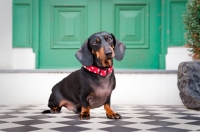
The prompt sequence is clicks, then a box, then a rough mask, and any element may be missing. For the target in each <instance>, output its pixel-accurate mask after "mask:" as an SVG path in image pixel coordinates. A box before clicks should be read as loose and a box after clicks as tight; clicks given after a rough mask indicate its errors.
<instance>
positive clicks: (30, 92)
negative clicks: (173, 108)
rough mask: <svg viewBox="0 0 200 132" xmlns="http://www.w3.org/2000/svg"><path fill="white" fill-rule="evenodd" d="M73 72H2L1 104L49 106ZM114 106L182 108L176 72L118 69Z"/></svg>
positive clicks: (0, 77)
mask: <svg viewBox="0 0 200 132" xmlns="http://www.w3.org/2000/svg"><path fill="white" fill-rule="evenodd" d="M72 71H74V70H73V69H72V70H0V104H47V102H48V99H49V95H50V93H51V89H52V87H53V86H54V85H55V84H56V83H57V82H59V81H60V80H62V79H63V78H64V77H66V76H67V75H69V74H70V73H71V72H72ZM115 76H116V88H115V90H114V91H113V94H112V96H111V102H112V103H113V104H135V105H182V102H181V99H180V97H179V91H178V87H177V71H176V70H115Z"/></svg>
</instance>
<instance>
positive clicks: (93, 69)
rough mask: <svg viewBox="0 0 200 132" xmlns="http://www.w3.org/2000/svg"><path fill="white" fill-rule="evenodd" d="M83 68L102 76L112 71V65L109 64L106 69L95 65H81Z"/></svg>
mask: <svg viewBox="0 0 200 132" xmlns="http://www.w3.org/2000/svg"><path fill="white" fill-rule="evenodd" d="M83 67H84V68H85V69H87V70H88V71H90V72H93V73H95V74H99V75H101V76H103V77H105V76H107V75H108V74H110V73H112V71H113V66H110V67H109V68H107V69H101V68H98V67H95V66H83Z"/></svg>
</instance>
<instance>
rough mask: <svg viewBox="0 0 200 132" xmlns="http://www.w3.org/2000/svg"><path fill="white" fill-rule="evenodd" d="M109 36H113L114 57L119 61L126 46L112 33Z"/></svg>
mask: <svg viewBox="0 0 200 132" xmlns="http://www.w3.org/2000/svg"><path fill="white" fill-rule="evenodd" d="M111 36H112V37H113V43H114V52H115V59H116V60H118V61H121V60H122V59H123V57H124V54H125V50H126V46H125V45H124V44H123V43H122V42H119V41H118V40H117V39H116V38H115V36H114V35H113V34H112V33H111Z"/></svg>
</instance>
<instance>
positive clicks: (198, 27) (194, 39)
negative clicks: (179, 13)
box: [183, 0, 200, 60]
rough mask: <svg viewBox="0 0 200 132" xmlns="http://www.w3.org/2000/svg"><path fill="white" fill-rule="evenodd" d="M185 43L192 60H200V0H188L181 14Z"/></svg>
mask: <svg viewBox="0 0 200 132" xmlns="http://www.w3.org/2000/svg"><path fill="white" fill-rule="evenodd" d="M183 23H184V24H185V30H186V33H185V34H184V37H185V40H186V43H187V44H186V45H185V47H187V48H189V51H190V52H192V54H191V56H192V59H193V60H200V0H188V3H187V5H186V12H185V13H184V14H183Z"/></svg>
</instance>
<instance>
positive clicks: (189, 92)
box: [177, 61, 200, 109]
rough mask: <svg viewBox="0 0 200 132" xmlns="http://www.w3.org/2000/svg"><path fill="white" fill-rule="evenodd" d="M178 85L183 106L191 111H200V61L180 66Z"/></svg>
mask: <svg viewBox="0 0 200 132" xmlns="http://www.w3.org/2000/svg"><path fill="white" fill-rule="evenodd" d="M177 85H178V89H179V91H180V93H179V95H180V98H181V100H182V102H183V104H184V105H185V106H186V107H187V108H189V109H200V61H188V62H182V63H180V64H179V67H178V84H177Z"/></svg>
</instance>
